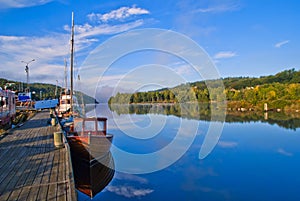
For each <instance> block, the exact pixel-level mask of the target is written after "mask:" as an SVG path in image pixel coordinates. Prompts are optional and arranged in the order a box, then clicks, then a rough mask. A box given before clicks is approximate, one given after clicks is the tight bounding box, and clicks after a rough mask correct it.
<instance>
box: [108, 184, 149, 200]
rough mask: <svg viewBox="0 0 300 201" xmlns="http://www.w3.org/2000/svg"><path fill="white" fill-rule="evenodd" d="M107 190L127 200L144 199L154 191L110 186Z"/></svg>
mask: <svg viewBox="0 0 300 201" xmlns="http://www.w3.org/2000/svg"><path fill="white" fill-rule="evenodd" d="M107 190H108V191H110V192H112V193H115V194H117V195H121V196H124V197H127V198H135V197H142V196H146V195H148V194H150V193H152V192H153V191H154V190H152V189H138V188H135V187H133V186H108V187H107Z"/></svg>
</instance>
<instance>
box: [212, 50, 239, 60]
mask: <svg viewBox="0 0 300 201" xmlns="http://www.w3.org/2000/svg"><path fill="white" fill-rule="evenodd" d="M235 56H237V54H236V53H235V52H231V51H221V52H218V53H217V54H215V55H214V59H227V58H232V57H235Z"/></svg>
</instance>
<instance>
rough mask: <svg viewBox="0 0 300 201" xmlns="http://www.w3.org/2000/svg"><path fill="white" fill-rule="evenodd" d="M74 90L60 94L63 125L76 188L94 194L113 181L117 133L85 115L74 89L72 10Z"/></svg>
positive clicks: (92, 195)
mask: <svg viewBox="0 0 300 201" xmlns="http://www.w3.org/2000/svg"><path fill="white" fill-rule="evenodd" d="M71 36H72V38H71V62H70V66H71V70H70V72H71V75H70V82H71V85H70V91H68V90H66V91H67V92H66V93H65V94H62V95H61V97H60V104H59V107H58V108H57V110H56V111H57V114H58V116H59V119H60V120H61V121H60V124H61V126H62V128H63V130H64V131H65V134H66V138H67V142H68V144H69V147H70V151H71V158H72V166H73V171H74V177H75V185H76V188H77V189H78V190H79V191H81V192H83V193H84V194H86V195H88V196H90V197H94V196H95V195H96V194H97V193H99V192H100V191H101V190H103V188H105V186H106V185H108V183H109V182H110V181H111V180H112V178H113V176H114V172H115V171H114V161H113V158H112V155H111V153H110V147H111V144H112V140H113V135H112V134H108V133H107V118H105V117H85V114H83V112H82V111H81V110H80V107H79V105H78V103H76V102H77V101H76V97H75V96H74V92H73V55H74V54H73V50H74V48H73V46H74V18H73V13H72V34H71Z"/></svg>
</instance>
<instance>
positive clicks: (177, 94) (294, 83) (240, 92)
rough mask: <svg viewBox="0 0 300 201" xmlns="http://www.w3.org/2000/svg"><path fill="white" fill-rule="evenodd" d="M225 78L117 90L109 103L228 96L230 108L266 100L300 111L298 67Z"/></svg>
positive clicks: (241, 108)
mask: <svg viewBox="0 0 300 201" xmlns="http://www.w3.org/2000/svg"><path fill="white" fill-rule="evenodd" d="M208 82H209V86H210V88H207V83H208ZM222 82H223V85H224V86H220V84H219V83H221V82H220V80H208V81H199V82H193V83H187V84H181V85H179V86H176V87H174V88H165V89H160V90H156V91H148V92H136V93H133V94H128V93H117V94H116V95H115V96H113V97H111V98H110V99H109V104H144V103H168V104H169V103H171V104H175V103H189V102H199V103H208V102H211V101H213V102H214V101H224V100H223V97H226V101H227V108H228V110H238V111H249V110H255V111H260V110H264V105H265V103H267V105H268V110H276V111H281V110H284V111H290V112H300V71H296V70H295V69H290V70H285V71H282V72H279V73H277V74H275V75H269V76H261V77H259V78H251V77H234V78H230V77H229V78H224V79H222ZM214 83H216V84H215V85H214ZM221 95H225V96H221Z"/></svg>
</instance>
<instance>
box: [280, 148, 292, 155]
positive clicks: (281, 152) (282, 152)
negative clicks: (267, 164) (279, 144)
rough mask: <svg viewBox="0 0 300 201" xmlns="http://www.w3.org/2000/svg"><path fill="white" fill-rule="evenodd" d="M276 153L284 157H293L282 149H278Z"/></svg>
mask: <svg viewBox="0 0 300 201" xmlns="http://www.w3.org/2000/svg"><path fill="white" fill-rule="evenodd" d="M277 152H278V153H279V154H281V155H284V156H293V153H290V152H287V151H286V150H284V149H282V148H279V149H278V150H277Z"/></svg>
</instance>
